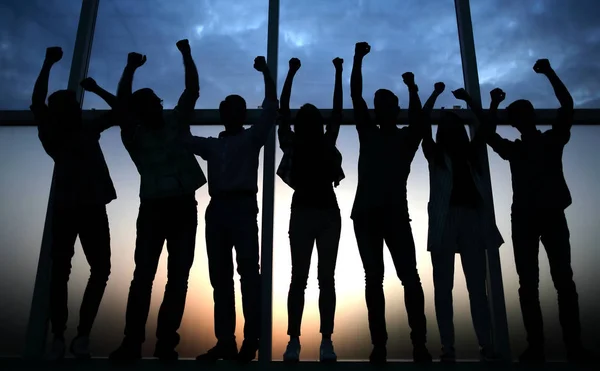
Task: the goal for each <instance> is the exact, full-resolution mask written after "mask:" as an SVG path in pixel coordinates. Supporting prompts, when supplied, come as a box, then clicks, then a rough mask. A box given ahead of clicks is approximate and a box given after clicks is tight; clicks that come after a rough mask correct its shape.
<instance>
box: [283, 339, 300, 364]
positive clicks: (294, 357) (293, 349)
mask: <svg viewBox="0 0 600 371" xmlns="http://www.w3.org/2000/svg"><path fill="white" fill-rule="evenodd" d="M301 349H302V346H301V345H300V339H298V338H292V339H290V341H289V342H288V345H287V348H285V353H283V362H288V363H296V362H298V361H300V350H301Z"/></svg>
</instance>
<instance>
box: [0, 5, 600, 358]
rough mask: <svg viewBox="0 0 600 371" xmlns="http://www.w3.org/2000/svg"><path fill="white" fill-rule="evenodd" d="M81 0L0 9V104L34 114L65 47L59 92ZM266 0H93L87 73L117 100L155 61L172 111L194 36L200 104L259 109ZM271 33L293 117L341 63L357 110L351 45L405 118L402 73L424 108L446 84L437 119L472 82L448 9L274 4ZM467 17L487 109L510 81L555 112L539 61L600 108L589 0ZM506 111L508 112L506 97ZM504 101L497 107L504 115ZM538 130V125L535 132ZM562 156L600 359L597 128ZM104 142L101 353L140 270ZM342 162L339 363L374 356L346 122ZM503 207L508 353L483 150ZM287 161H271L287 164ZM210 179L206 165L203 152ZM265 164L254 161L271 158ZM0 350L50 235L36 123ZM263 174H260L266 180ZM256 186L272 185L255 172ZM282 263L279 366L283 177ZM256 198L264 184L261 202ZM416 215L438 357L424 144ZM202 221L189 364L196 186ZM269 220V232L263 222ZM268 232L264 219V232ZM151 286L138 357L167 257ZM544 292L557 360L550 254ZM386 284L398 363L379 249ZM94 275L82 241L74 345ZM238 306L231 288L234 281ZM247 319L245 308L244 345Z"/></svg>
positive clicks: (185, 328)
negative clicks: (106, 185) (498, 239)
mask: <svg viewBox="0 0 600 371" xmlns="http://www.w3.org/2000/svg"><path fill="white" fill-rule="evenodd" d="M80 5H81V1H79V0H30V1H17V0H0V86H1V88H0V110H26V109H28V106H29V104H30V97H31V89H32V87H33V84H34V82H35V78H36V76H37V74H38V72H39V68H40V66H41V63H42V61H43V57H44V53H45V48H46V47H48V46H54V45H59V46H61V47H62V48H63V50H64V57H63V60H62V61H60V62H59V63H58V64H57V65H56V66H55V67H54V69H53V71H52V75H51V80H50V91H51V92H52V91H54V90H57V89H61V88H65V87H66V85H67V80H68V75H69V68H70V64H71V59H72V54H73V45H74V42H75V32H76V29H77V24H78V17H79V12H80ZM267 11H268V1H267V0H246V1H243V2H242V1H236V0H180V1H177V2H174V1H167V0H101V2H100V7H99V11H98V18H97V21H96V30H95V37H94V41H93V46H92V53H91V61H90V66H89V71H88V75H89V76H91V77H93V78H95V79H96V81H97V82H98V83H99V84H100V85H102V86H104V87H105V88H106V89H108V90H109V91H114V90H115V89H116V86H117V83H118V80H119V77H120V75H121V72H122V68H123V67H124V65H125V62H126V56H127V53H128V52H131V51H137V52H140V53H143V54H146V55H147V56H148V61H147V63H146V65H144V66H143V67H142V68H141V69H140V70H139V71H138V73H137V74H136V80H135V82H134V84H135V85H134V88H141V87H151V88H153V89H154V90H155V91H156V92H157V94H158V95H159V96H160V97H161V98H162V99H164V105H165V107H166V108H172V107H173V106H174V105H175V103H176V101H177V99H178V97H179V95H180V94H181V91H182V90H183V67H182V63H181V57H180V55H179V52H178V51H177V49H176V47H175V42H176V41H177V40H179V39H182V38H188V39H189V40H190V45H191V47H192V52H193V56H194V58H195V60H196V63H197V65H198V69H199V74H200V84H201V97H200V99H199V101H198V103H197V105H196V108H208V109H214V108H217V107H218V104H219V102H220V101H221V100H222V99H223V98H224V97H225V96H226V95H228V94H232V93H235V94H240V95H242V96H243V97H245V99H246V101H247V103H248V107H249V108H255V107H258V106H259V105H260V104H261V101H262V98H263V96H264V87H263V82H262V79H261V78H260V75H258V74H257V73H256V71H254V70H253V68H252V63H253V59H254V57H256V56H257V55H266V45H267V18H268V14H267ZM280 12H281V14H280V26H279V56H278V76H277V80H278V86H279V88H280V87H281V85H282V83H283V79H284V78H285V74H286V72H287V61H288V60H289V59H290V58H291V57H298V58H300V59H301V60H302V68H301V70H300V72H299V73H298V74H297V75H296V79H295V83H294V88H293V91H292V100H291V106H292V108H298V107H300V106H301V105H302V104H303V103H308V102H310V103H313V104H315V105H316V106H317V107H319V108H331V106H332V93H333V80H334V68H333V66H332V64H331V60H332V59H333V58H335V57H341V58H343V59H344V60H345V63H346V64H345V71H344V75H343V76H344V107H345V108H351V102H350V99H349V98H350V97H349V86H348V84H349V78H350V69H351V61H352V55H353V51H354V43H355V42H357V41H367V42H369V43H370V44H371V46H372V50H371V53H370V54H369V55H368V56H367V57H366V59H365V62H364V67H363V76H364V97H365V99H366V101H367V103H368V104H369V106H370V107H372V96H373V93H374V92H375V90H377V89H379V88H387V89H390V90H392V91H394V92H396V94H397V95H398V96H399V98H400V105H401V107H406V106H407V105H408V94H407V91H406V87H405V86H404V84H403V83H402V79H401V75H402V73H404V72H406V71H412V72H413V73H414V74H415V77H416V81H417V84H419V86H420V91H421V97H422V99H425V98H426V97H427V95H428V94H429V92H430V91H431V89H433V84H434V83H435V82H437V81H443V82H445V83H446V86H447V92H446V93H444V95H442V96H441V97H440V98H439V99H438V103H437V105H436V108H441V107H451V106H454V105H459V104H460V102H457V101H456V100H454V99H453V97H452V95H451V94H450V93H449V90H451V89H452V90H454V89H456V88H459V87H462V84H463V76H462V66H461V58H460V50H459V43H458V37H457V27H456V17H455V10H454V2H453V1H452V0H404V1H402V2H399V1H393V0H377V1H376V0H328V1H318V0H310V1H309V0H306V1H301V2H300V1H293V0H281V7H280ZM471 12H472V18H473V28H474V36H475V44H476V53H477V61H478V72H479V78H480V83H481V91H482V101H483V104H484V106H487V105H488V104H489V91H490V90H491V89H493V88H495V87H501V88H502V89H504V90H505V91H506V93H507V102H506V103H508V102H510V101H512V100H515V99H519V98H525V99H529V100H531V101H532V103H533V104H534V106H535V107H537V108H556V107H558V102H557V101H556V98H555V97H554V95H553V92H552V89H551V87H550V85H549V84H548V82H547V81H545V79H544V78H543V77H542V76H539V75H537V74H535V73H534V72H533V70H532V66H533V64H534V63H535V61H536V60H537V59H539V58H548V59H550V61H551V63H552V65H553V67H554V68H555V70H556V71H557V73H558V74H559V76H560V77H561V78H562V79H563V81H564V82H565V84H566V85H567V87H568V88H569V89H570V91H571V92H572V94H573V97H574V99H575V103H576V105H577V108H600V78H599V76H600V65H598V64H597V61H598V58H599V57H600V26H599V25H598V23H597V19H596V18H597V17H596V15H597V14H600V13H599V12H600V3H598V2H597V1H593V0H578V1H577V2H575V1H568V0H531V1H527V2H525V1H518V0H486V1H479V0H474V1H471ZM506 103H505V104H506ZM505 104H503V105H502V106H501V108H502V107H504V106H505ZM83 107H84V109H105V108H106V105H105V104H104V103H103V102H102V101H101V100H99V99H98V98H97V97H95V96H93V95H86V96H85V97H84V101H83ZM542 129H544V128H542ZM220 130H221V129H220V128H219V127H216V126H215V127H194V128H193V132H194V133H195V134H197V135H203V136H207V135H213V136H215V135H217V134H218V132H219V131H220ZM499 132H500V133H501V134H502V135H504V136H506V137H508V138H510V139H515V138H517V133H516V131H515V130H514V129H512V128H509V127H502V128H500V129H499ZM572 133H573V134H572V138H571V141H570V143H569V144H568V145H567V147H566V148H565V154H564V167H565V175H566V178H567V182H568V184H569V186H570V188H571V191H572V193H573V195H574V203H573V205H572V206H571V207H570V208H569V209H568V210H567V217H568V220H569V225H570V228H571V235H572V239H571V242H572V246H573V267H574V270H575V280H576V282H577V284H578V289H579V294H580V298H581V311H582V321H583V323H584V338H585V340H586V342H587V344H588V346H589V347H590V348H592V349H595V350H600V335H599V333H600V332H599V331H600V325H599V322H600V321H599V318H598V316H597V313H598V311H599V310H600V306H599V304H597V303H595V302H594V301H595V300H594V298H595V297H596V296H597V295H598V293H599V292H598V288H597V285H595V282H597V281H598V279H600V275H599V274H598V270H597V268H596V265H597V264H598V263H600V261H599V260H598V259H599V258H598V255H597V252H596V248H597V247H596V246H597V245H596V243H595V241H597V240H599V239H600V231H599V230H598V228H597V227H596V226H597V224H598V223H597V221H598V220H599V217H600V215H599V212H598V210H599V209H600V196H598V195H597V191H596V186H595V184H597V183H598V182H599V181H600V179H599V176H600V175H599V174H600V172H598V171H597V169H598V166H597V164H596V162H595V161H594V159H595V158H596V157H597V156H598V150H597V147H596V143H597V141H598V140H600V128H597V127H575V128H574V129H573V132H572ZM101 145H102V148H103V150H104V153H105V157H106V159H107V162H108V166H109V168H110V172H111V175H112V178H113V181H114V183H115V186H116V189H117V193H118V199H117V200H115V201H113V202H111V203H110V204H109V206H108V213H109V218H110V227H111V239H112V249H113V259H112V265H113V267H112V275H111V279H110V281H109V284H108V288H107V291H106V294H105V297H104V300H103V303H102V307H101V308H100V313H99V315H98V319H97V322H96V327H95V330H94V334H93V335H94V338H93V339H92V341H93V343H92V344H93V347H94V351H95V354H96V355H99V356H105V355H107V354H108V353H109V352H110V351H111V350H112V349H113V348H115V347H116V346H117V345H118V344H119V342H120V340H121V334H122V331H123V325H124V309H125V304H126V303H125V302H126V296H127V290H128V286H129V282H130V280H131V275H132V272H133V247H134V241H135V218H136V216H137V208H138V206H139V199H138V190H139V176H138V174H137V171H136V169H135V166H134V165H133V163H132V162H131V160H130V159H129V157H128V155H127V152H126V151H125V150H124V148H123V146H122V144H121V142H120V139H119V133H118V130H117V129H110V130H108V131H107V132H105V133H104V134H103V136H102V139H101ZM338 147H339V148H340V151H341V152H342V154H343V156H344V163H343V166H344V170H345V172H346V176H347V177H346V179H345V180H344V181H343V182H342V183H341V185H340V186H339V187H338V188H337V189H336V193H337V196H338V200H339V203H340V208H341V213H342V218H343V219H342V220H343V222H342V237H341V241H340V253H339V258H338V265H337V270H336V282H337V285H336V287H337V293H338V309H337V314H336V330H335V334H334V342H335V345H336V350H337V353H338V356H339V357H340V359H366V358H367V357H368V354H369V352H370V341H369V333H368V323H367V319H366V318H367V317H366V307H365V303H364V290H363V287H364V277H363V275H362V273H358V272H362V265H361V262H360V258H359V255H358V251H357V248H356V242H355V239H354V233H353V230H352V224H351V220H350V219H349V216H350V210H351V207H352V200H353V197H354V193H355V190H356V182H357V174H356V167H357V166H356V165H357V161H358V139H357V135H356V131H355V130H354V129H353V128H352V127H344V128H343V129H342V131H341V134H340V137H339V139H338ZM489 158H490V169H491V174H492V175H491V177H492V184H493V192H494V203H495V211H496V219H497V223H498V226H499V228H500V231H501V233H502V235H503V236H504V239H505V241H506V243H505V244H504V245H503V246H502V248H501V252H500V256H501V262H502V274H503V282H504V290H505V294H506V295H505V296H506V307H507V312H508V325H509V331H510V337H511V346H512V348H513V352H515V354H518V352H519V351H520V350H521V349H522V348H523V347H524V341H523V338H524V332H523V328H522V321H521V317H520V311H519V307H518V297H517V288H518V282H517V276H516V272H515V269H514V261H513V258H512V244H511V242H510V203H511V197H512V191H511V186H510V171H509V168H508V164H507V163H505V162H504V161H502V160H501V159H500V158H499V157H498V156H497V155H495V154H494V153H492V152H489ZM280 159H281V153H280V152H279V150H278V153H277V159H276V160H277V162H278V161H279V160H280ZM199 163H200V165H201V166H202V168H203V169H204V170H206V163H205V162H204V161H202V160H200V159H199ZM261 164H262V158H261ZM0 168H1V169H2V172H3V174H4V175H3V177H2V178H1V179H0V200H1V202H0V205H2V208H1V209H0V333H3V334H10V336H4V337H2V339H0V355H2V354H20V352H21V351H22V348H23V344H24V333H25V329H26V324H27V316H28V311H29V308H30V305H31V294H32V291H33V283H34V279H35V270H36V266H37V259H38V254H39V246H40V241H41V237H42V232H43V225H44V218H45V211H46V206H47V202H48V194H49V185H50V180H51V175H52V161H51V160H50V158H49V157H48V156H47V155H46V154H45V153H44V151H43V149H42V147H41V144H40V143H39V141H38V139H37V135H36V129H35V128H33V127H29V128H10V127H1V128H0ZM259 171H262V165H261V169H259ZM259 189H262V177H259ZM275 192H276V195H275V225H274V269H273V275H274V279H273V313H274V315H273V358H274V359H280V358H281V355H282V354H283V351H284V349H285V345H286V342H287V337H286V323H287V313H286V309H285V303H286V295H287V289H288V286H289V280H290V254H289V242H288V237H287V228H288V223H289V205H290V201H291V195H292V192H291V190H290V189H289V188H288V187H287V186H286V185H285V184H284V183H283V182H282V181H281V180H280V179H276V184H275ZM261 196H262V194H261V193H260V191H259V201H260V197H261ZM408 197H409V207H410V213H411V218H412V220H413V222H412V228H413V233H414V236H415V242H416V247H417V258H418V268H419V272H420V274H421V279H422V281H423V287H424V290H425V296H426V307H427V309H426V311H427V313H426V314H427V318H428V330H429V347H430V349H431V351H432V353H433V354H434V355H437V352H438V349H439V347H440V344H439V335H438V333H437V326H436V324H435V311H434V309H433V285H432V279H431V262H430V259H429V256H428V254H427V252H426V249H425V244H426V232H427V213H426V205H427V201H428V197H429V179H428V173H427V166H426V162H425V159H424V158H423V155H422V152H421V150H419V152H418V153H417V156H416V158H415V160H414V162H413V165H412V172H411V176H410V178H409V182H408ZM197 199H198V201H199V210H198V212H199V216H200V218H199V221H200V224H199V228H198V234H197V244H196V258H195V263H194V266H193V268H192V273H191V276H190V284H189V293H188V300H187V306H186V312H185V315H184V319H183V323H182V327H181V330H180V333H181V335H182V343H181V345H180V346H179V352H180V354H181V355H182V356H184V357H193V356H195V355H197V354H199V353H200V352H202V351H205V350H206V349H208V348H209V347H210V346H212V344H213V342H214V335H213V325H212V290H211V287H210V284H209V281H208V272H207V261H206V252H205V246H204V225H203V223H202V220H203V216H204V210H205V208H206V205H207V202H208V201H209V198H208V194H207V188H206V187H203V188H201V189H200V190H199V191H198V192H197ZM260 220H261V219H260V215H259V221H260ZM259 225H260V222H259ZM161 259H162V260H161V265H160V268H159V272H158V274H157V278H156V280H155V285H154V288H155V290H154V295H153V301H152V308H151V314H150V317H149V320H148V326H147V331H148V341H147V342H146V344H145V347H144V352H145V354H146V355H147V356H149V355H151V352H152V350H153V345H154V339H153V336H152V335H153V333H154V330H155V322H156V315H157V310H158V305H159V304H160V301H161V299H162V290H163V288H164V284H165V279H166V275H165V274H166V265H165V264H166V253H165V254H164V255H163V256H162V258H161ZM316 263H317V262H316V257H315V258H314V259H313V266H312V268H311V272H310V279H309V284H308V289H307V293H306V295H307V300H306V309H305V312H304V313H305V314H304V320H303V327H302V333H303V336H302V339H301V340H302V344H303V351H302V359H304V360H311V359H316V358H317V357H318V345H319V334H318V328H319V319H318V309H317V298H318V288H317V282H316V266H317V264H316ZM540 264H541V273H540V275H541V276H540V290H541V300H542V305H543V306H544V320H545V324H546V325H545V326H546V331H547V338H548V340H547V341H548V344H547V347H548V351H549V354H552V356H553V357H558V358H560V357H562V356H564V351H563V348H562V344H561V341H560V338H561V336H560V328H559V326H558V318H557V306H556V296H555V291H554V288H553V286H552V282H551V279H550V274H549V270H548V266H547V259H546V257H545V254H544V253H541V255H540ZM386 267H387V272H386V279H385V291H386V296H387V320H388V331H389V332H390V341H389V357H390V358H410V357H411V346H410V340H409V338H408V325H407V318H406V314H405V311H404V302H403V295H402V286H401V285H400V283H399V281H398V279H397V277H395V276H394V274H393V265H392V264H391V260H390V258H389V254H387V255H386ZM456 272H457V274H456V280H455V294H454V295H455V304H454V305H455V325H456V328H457V351H458V352H459V353H458V354H459V357H463V358H469V357H471V358H473V357H475V356H476V353H477V350H476V340H475V336H474V333H473V330H472V325H471V322H470V314H469V307H468V300H467V293H466V288H465V283H464V277H463V275H462V273H461V268H460V262H459V261H457V269H456ZM88 274H89V268H88V266H87V264H86V262H85V258H84V256H83V254H82V253H81V249H80V248H79V243H78V248H77V252H76V254H75V257H74V259H73V271H72V276H71V277H72V278H71V284H70V289H71V291H70V299H69V300H70V301H69V307H70V309H71V316H70V319H69V329H70V330H69V331H70V332H69V335H73V334H74V332H73V331H74V328H75V327H76V323H77V310H78V305H79V303H80V301H81V297H82V295H83V289H84V285H85V282H86V280H87V275H88ZM236 290H237V292H238V297H237V299H238V308H239V309H241V302H240V296H239V281H236ZM242 323H243V316H242V314H241V310H238V336H239V337H240V338H241V335H242V334H241V329H242V326H241V324H242Z"/></svg>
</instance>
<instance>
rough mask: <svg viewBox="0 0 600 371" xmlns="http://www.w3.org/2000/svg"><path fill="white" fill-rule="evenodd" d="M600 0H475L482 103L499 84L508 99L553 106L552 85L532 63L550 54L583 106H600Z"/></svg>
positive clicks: (475, 29)
mask: <svg viewBox="0 0 600 371" xmlns="http://www.w3.org/2000/svg"><path fill="white" fill-rule="evenodd" d="M599 11H600V2H598V1H595V0H583V1H577V2H574V1H520V0H508V1H507V0H490V1H471V12H472V19H473V30H474V33H475V46H476V51H477V63H478V67H479V81H480V83H481V93H482V100H483V104H484V107H487V106H488V105H489V103H490V96H489V92H490V91H491V90H492V89H493V88H495V87H500V88H502V89H503V90H504V91H505V92H506V96H507V100H506V103H505V104H508V103H509V102H512V101H514V100H516V99H528V100H530V101H531V102H532V103H533V106H534V107H536V108H555V107H558V101H557V100H556V98H555V96H554V92H553V91H552V87H551V86H550V84H549V83H548V82H547V81H546V78H545V77H543V76H539V75H536V73H535V72H534V71H533V69H532V67H533V65H534V63H535V61H536V60H538V59H541V58H548V59H549V60H550V62H551V64H552V66H553V68H554V69H555V70H556V72H557V73H558V75H559V76H560V78H561V79H562V80H563V82H564V83H565V85H566V86H567V87H568V88H569V90H570V91H571V94H572V95H573V99H574V100H575V104H576V106H577V107H579V108H600V95H599V93H598V91H600V79H599V78H598V76H599V75H600V67H598V64H597V63H596V61H597V57H596V55H597V54H596V53H597V51H598V46H599V45H600V25H599V24H598V22H597V17H596V14H598V12H599Z"/></svg>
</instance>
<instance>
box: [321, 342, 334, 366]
mask: <svg viewBox="0 0 600 371" xmlns="http://www.w3.org/2000/svg"><path fill="white" fill-rule="evenodd" d="M319 360H320V361H321V362H324V363H328V362H337V355H336V354H335V351H334V350H333V342H332V341H331V339H323V340H322V341H321V351H320V356H319Z"/></svg>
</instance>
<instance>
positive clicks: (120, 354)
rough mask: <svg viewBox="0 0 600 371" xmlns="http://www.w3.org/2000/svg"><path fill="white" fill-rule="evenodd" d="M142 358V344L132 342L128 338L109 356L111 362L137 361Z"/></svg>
mask: <svg viewBox="0 0 600 371" xmlns="http://www.w3.org/2000/svg"><path fill="white" fill-rule="evenodd" d="M141 358H142V344H140V343H133V342H130V341H128V340H127V338H125V340H123V342H122V343H121V345H120V346H119V347H118V348H117V349H116V350H115V351H113V352H112V353H111V354H110V355H109V356H108V359H110V360H111V361H121V362H126V361H137V360H138V359H141Z"/></svg>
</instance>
